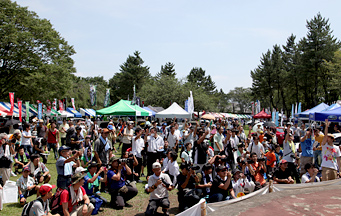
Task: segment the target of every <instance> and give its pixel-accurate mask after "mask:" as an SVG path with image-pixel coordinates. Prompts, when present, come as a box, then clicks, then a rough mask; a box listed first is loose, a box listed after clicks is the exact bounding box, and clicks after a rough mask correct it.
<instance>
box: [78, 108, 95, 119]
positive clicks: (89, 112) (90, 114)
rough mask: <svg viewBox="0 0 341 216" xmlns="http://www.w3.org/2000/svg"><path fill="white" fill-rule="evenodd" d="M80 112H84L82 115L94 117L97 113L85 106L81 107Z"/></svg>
mask: <svg viewBox="0 0 341 216" xmlns="http://www.w3.org/2000/svg"><path fill="white" fill-rule="evenodd" d="M79 112H80V113H81V114H82V116H90V117H94V116H95V115H94V114H93V113H92V112H91V111H89V110H88V109H84V108H79Z"/></svg>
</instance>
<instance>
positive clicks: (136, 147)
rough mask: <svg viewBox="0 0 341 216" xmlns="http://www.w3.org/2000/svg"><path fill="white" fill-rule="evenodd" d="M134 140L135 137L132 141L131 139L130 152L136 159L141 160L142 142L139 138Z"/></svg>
mask: <svg viewBox="0 0 341 216" xmlns="http://www.w3.org/2000/svg"><path fill="white" fill-rule="evenodd" d="M135 138H136V136H134V137H133V139H132V147H131V148H132V151H131V152H132V153H133V154H134V155H135V156H136V157H138V158H141V157H142V155H141V151H142V149H143V147H144V140H143V139H142V138H141V137H140V138H138V139H136V140H135Z"/></svg>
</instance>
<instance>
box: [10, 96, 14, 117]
mask: <svg viewBox="0 0 341 216" xmlns="http://www.w3.org/2000/svg"><path fill="white" fill-rule="evenodd" d="M9 102H10V103H11V110H10V111H9V112H10V113H13V109H14V92H10V93H9Z"/></svg>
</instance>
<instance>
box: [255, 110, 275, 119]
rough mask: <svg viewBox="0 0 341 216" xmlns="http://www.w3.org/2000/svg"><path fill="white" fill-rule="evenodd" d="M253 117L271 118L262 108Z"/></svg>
mask: <svg viewBox="0 0 341 216" xmlns="http://www.w3.org/2000/svg"><path fill="white" fill-rule="evenodd" d="M253 118H271V115H269V114H267V113H266V112H265V111H264V109H263V110H262V111H260V112H259V113H257V114H256V115H254V116H253Z"/></svg>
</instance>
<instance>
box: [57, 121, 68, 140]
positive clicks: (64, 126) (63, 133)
mask: <svg viewBox="0 0 341 216" xmlns="http://www.w3.org/2000/svg"><path fill="white" fill-rule="evenodd" d="M68 129H69V124H68V123H67V121H66V119H64V120H63V124H61V125H60V126H59V133H60V141H61V145H62V146H63V145H66V131H67V130H68Z"/></svg>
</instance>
